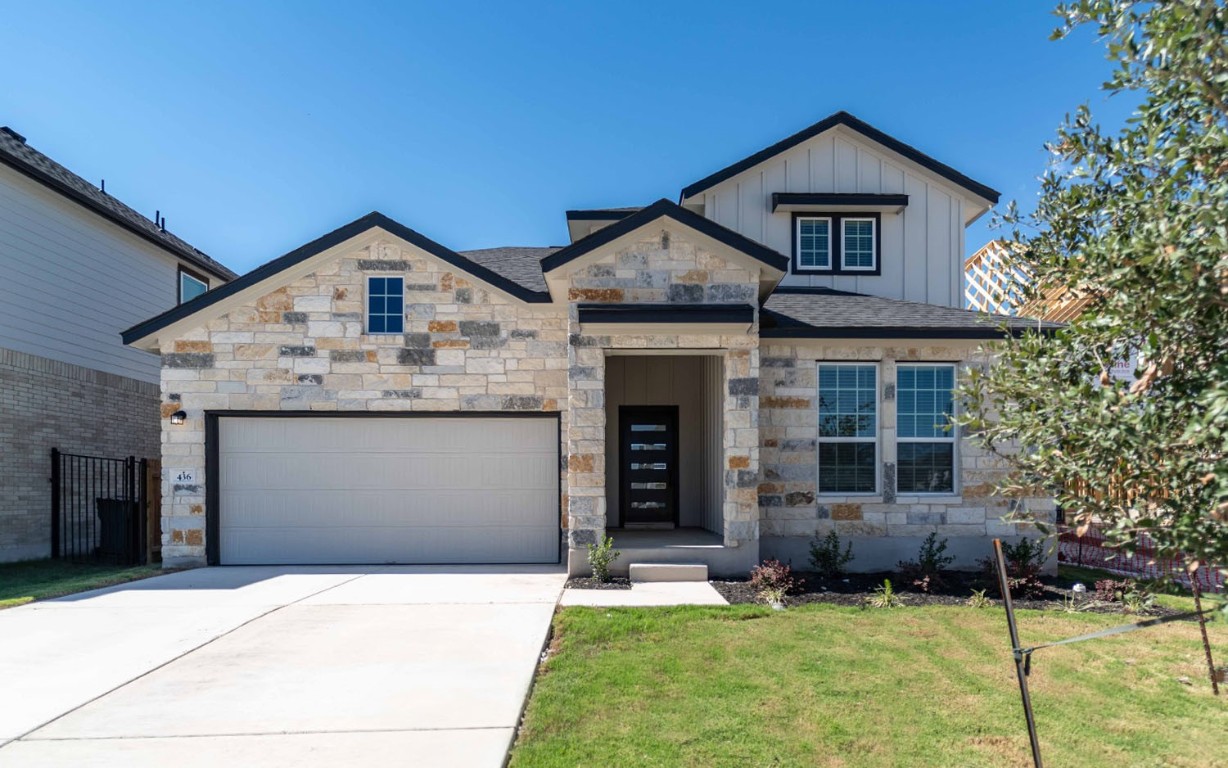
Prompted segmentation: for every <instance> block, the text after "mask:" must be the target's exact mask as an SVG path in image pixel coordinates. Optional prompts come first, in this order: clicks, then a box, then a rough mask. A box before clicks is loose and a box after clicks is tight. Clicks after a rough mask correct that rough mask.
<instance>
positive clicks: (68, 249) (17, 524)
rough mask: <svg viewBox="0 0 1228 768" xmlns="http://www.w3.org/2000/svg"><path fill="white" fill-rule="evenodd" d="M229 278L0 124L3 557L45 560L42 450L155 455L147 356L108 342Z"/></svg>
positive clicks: (155, 370) (46, 453) (46, 460)
mask: <svg viewBox="0 0 1228 768" xmlns="http://www.w3.org/2000/svg"><path fill="white" fill-rule="evenodd" d="M234 277H235V275H234V274H233V273H232V272H231V271H230V270H228V269H226V268H225V267H223V266H222V265H221V264H218V263H217V262H216V261H214V260H213V259H210V258H209V257H208V256H206V255H204V254H203V253H201V252H200V251H197V250H196V249H195V248H193V247H192V246H190V245H188V244H187V243H185V242H183V241H182V240H180V239H179V238H177V237H175V236H174V235H172V234H170V233H169V232H166V231H165V230H164V229H163V227H162V226H160V225H159V224H157V223H155V222H154V221H151V220H150V219H147V218H145V217H144V216H141V215H140V214H138V213H137V212H136V211H134V210H132V209H131V208H129V207H128V206H126V205H124V204H123V203H121V202H119V201H118V200H116V199H115V198H114V197H111V196H110V195H108V194H106V193H105V192H103V191H102V190H100V189H99V188H98V187H95V186H94V185H93V184H90V183H89V182H87V181H85V180H84V179H82V178H80V177H79V176H76V175H75V174H73V173H72V172H71V171H69V170H68V169H66V168H64V167H63V166H61V165H59V164H58V163H56V162H55V161H53V160H51V159H50V158H48V157H47V156H46V155H43V154H42V153H40V152H38V151H37V150H35V149H33V148H32V147H30V146H29V145H28V144H27V143H26V140H25V138H23V137H22V136H21V135H20V134H18V133H17V132H16V131H13V130H12V129H11V128H7V127H5V128H0V488H2V489H3V492H2V493H0V561H8V560H22V559H28V558H38V557H47V556H48V554H50V552H51V536H50V530H51V529H50V520H51V486H50V483H49V477H50V474H51V459H50V452H51V449H52V448H60V449H61V450H64V451H68V452H74V453H84V454H94V455H101V456H113V457H122V456H129V455H132V456H136V457H138V458H143V457H150V458H153V457H157V456H158V453H159V431H160V430H159V412H158V403H159V391H158V380H159V365H158V361H157V360H156V359H155V358H151V357H150V356H149V355H147V354H145V353H143V352H141V351H139V350H135V349H131V348H129V347H125V346H124V345H123V344H122V343H121V341H120V339H119V337H118V335H117V334H118V333H119V331H121V330H123V329H124V328H127V327H128V326H130V325H131V324H132V323H134V322H136V321H138V320H140V319H142V318H146V317H149V315H150V314H152V313H157V312H161V311H163V310H166V309H169V308H171V307H174V306H175V305H176V304H178V303H179V301H180V299H181V298H183V299H189V298H192V297H194V296H196V295H199V294H200V293H202V292H203V291H205V290H207V289H210V288H214V287H217V286H219V285H222V284H223V283H225V282H226V281H228V280H230V279H232V278H234Z"/></svg>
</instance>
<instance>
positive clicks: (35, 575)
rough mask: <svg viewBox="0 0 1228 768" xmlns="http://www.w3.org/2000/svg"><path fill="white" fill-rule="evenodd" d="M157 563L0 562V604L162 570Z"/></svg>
mask: <svg viewBox="0 0 1228 768" xmlns="http://www.w3.org/2000/svg"><path fill="white" fill-rule="evenodd" d="M162 572H163V571H162V567H161V566H159V565H140V566H135V567H134V566H121V565H78V564H74V563H69V562H65V561H63V560H27V561H25V562H21V563H4V564H0V608H12V607H14V606H18V605H25V604H26V603H31V602H34V601H35V600H46V599H48V598H52V597H63V596H64V595H71V594H73V593H74V592H85V591H87V590H90V589H98V588H100V587H109V586H111V585H113V584H122V583H124V582H126V581H135V580H137V579H144V578H148V577H150V576H157V575H158V574H160V573H162Z"/></svg>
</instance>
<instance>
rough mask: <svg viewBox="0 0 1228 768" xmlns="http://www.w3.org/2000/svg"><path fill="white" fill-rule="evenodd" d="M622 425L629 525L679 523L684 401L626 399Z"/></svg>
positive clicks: (623, 500)
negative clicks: (664, 402)
mask: <svg viewBox="0 0 1228 768" xmlns="http://www.w3.org/2000/svg"><path fill="white" fill-rule="evenodd" d="M618 425H619V426H618V433H619V450H618V455H619V466H618V470H619V472H618V474H619V495H618V500H619V501H618V505H619V518H620V519H621V521H622V525H623V527H626V528H672V527H674V526H676V525H678V406H676V405H623V406H620V407H619V409H618Z"/></svg>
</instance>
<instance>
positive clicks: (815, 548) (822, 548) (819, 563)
mask: <svg viewBox="0 0 1228 768" xmlns="http://www.w3.org/2000/svg"><path fill="white" fill-rule="evenodd" d="M852 560H853V542H851V541H850V542H849V543H848V545H847V546H845V548H844V551H843V552H841V551H840V537H839V536H838V535H837V534H836V532H835V531H828V533H827V535H826V536H824V537H823V538H819V536H818V535H817V534H816V535H815V537H814V539H813V540H812V541H811V542H810V567H811V568H813V569H814V572H815V573H817V574H819V575H820V576H822V577H823V578H825V579H836V578H839V577H841V576H843V575H844V566H846V565H848V564H849V563H850V562H852Z"/></svg>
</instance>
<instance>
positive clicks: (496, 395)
mask: <svg viewBox="0 0 1228 768" xmlns="http://www.w3.org/2000/svg"><path fill="white" fill-rule="evenodd" d="M623 242H625V243H626V244H625V245H623V246H621V247H619V248H617V249H615V248H614V247H613V246H611V247H610V249H609V251H608V252H605V253H598V254H597V258H596V260H592V259H584V260H582V261H579V262H576V266H575V267H574V269H573V270H572V271H571V272H570V274H569V275H568V276H567V282H566V287H565V289H566V291H567V297H566V298H567V304H566V306H562V305H556V304H529V303H523V302H520V301H517V300H515V299H512V298H510V297H508V296H507V295H506V294H504V293H502V292H500V291H498V290H494V289H491V288H488V287H485V286H484V285H483V284H480V283H478V282H476V281H474V280H472V279H469V278H467V277H466V276H465V275H464V273H462V272H460V271H458V270H455V269H453V268H451V267H450V266H448V265H447V264H445V263H444V262H442V261H439V260H438V259H436V258H435V257H433V256H428V255H427V254H425V253H424V252H422V251H420V250H418V249H417V248H416V247H413V246H410V245H408V244H405V243H403V242H402V241H400V240H396V239H395V238H390V237H386V238H383V239H381V240H379V241H376V242H374V243H373V244H370V245H365V246H360V245H356V246H355V247H354V248H353V249H352V250H350V251H349V252H343V253H342V254H341V255H340V256H339V257H338V258H335V259H334V260H332V261H331V262H328V263H324V264H322V265H321V266H320V267H319V268H318V269H316V271H314V272H313V273H311V274H309V275H307V276H305V277H302V278H299V279H297V280H294V281H293V282H291V283H289V284H288V285H286V286H284V287H281V288H278V289H277V290H273V291H271V292H269V293H267V294H266V295H264V296H261V297H260V298H258V299H256V300H254V301H252V302H251V303H249V304H247V305H244V306H240V307H238V308H235V309H232V310H231V311H229V312H227V313H226V314H225V315H223V316H221V317H219V318H217V319H214V320H210V321H208V322H207V324H206V325H204V326H203V327H199V328H196V329H194V330H191V331H188V332H186V333H184V334H183V335H182V336H180V337H179V338H177V339H174V340H173V341H169V342H168V341H167V340H163V342H162V346H163V376H162V380H163V384H162V388H163V391H162V406H161V408H162V416H163V418H164V421H163V429H162V448H163V458H164V467H166V468H167V470H166V471H167V472H168V473H169V470H170V469H179V468H190V469H194V470H196V471H197V473H198V484H197V485H194V486H187V487H184V486H180V487H178V488H172V486H171V484H170V482H169V481H168V480H167V477H166V476H164V479H163V515H164V518H163V532H164V533H163V536H164V541H163V544H164V547H163V554H164V558H165V562H166V563H167V564H168V565H183V564H200V563H203V562H204V560H205V535H206V533H205V530H206V524H205V493H204V489H205V481H206V478H204V472H205V422H204V412H205V411H226V410H235V411H249V410H257V411H261V410H271V411H277V410H312V411H337V412H346V411H417V412H431V411H472V412H497V411H521V412H523V411H540V412H555V413H558V414H560V418H561V428H562V445H561V446H560V456H561V457H562V464H563V466H562V467H561V468H560V472H561V473H562V480H563V481H564V483H563V484H564V490H563V498H562V499H561V500H560V503H561V507H562V509H564V510H565V511H566V514H565V515H564V519H563V527H564V528H565V529H566V534H567V541H568V545H569V547H568V548H569V550H570V552H571V557H570V558H569V567H570V568H571V570H572V572H573V573H574V572H583V571H584V570H585V569H586V568H587V564H586V563H585V562H584V554H585V552H584V550H585V548H586V546H587V545H588V544H589V543H592V542H595V541H597V540H598V538H599V537H600V536H602V535H603V534H604V532H605V529H606V519H607V518H606V513H607V510H606V485H605V483H606V473H605V462H606V460H607V459H606V453H607V449H608V446H607V444H606V433H605V420H606V409H605V404H606V403H605V368H606V366H605V361H606V356H607V355H608V354H634V353H635V351H636V350H641V351H642V352H643V353H644V354H651V353H654V352H655V353H665V352H669V353H675V354H676V353H680V352H684V351H687V352H692V353H699V354H708V355H713V356H719V357H720V358H721V359H722V361H723V371H724V375H723V382H722V383H723V390H724V391H723V410H722V430H723V432H722V456H721V459H722V461H721V468H722V471H723V477H724V498H723V502H722V518H721V519H722V521H723V524H722V530H721V531H720V533H721V534H722V537H723V540H724V544H725V547H726V548H731V549H734V550H736V551H738V552H740V553H741V554H744V555H745V557H742V558H741V560H744V561H746V562H753V561H755V560H757V559H758V558H759V556H760V554H761V552H762V554H763V555H764V556H777V557H781V558H782V559H788V560H792V561H793V562H794V563H795V564H797V565H804V564H805V562H806V548H807V545H808V544H809V542H810V540H811V538H812V537H813V536H814V535H815V534H823V533H825V532H826V531H828V530H836V531H837V532H838V533H840V535H841V536H842V537H846V538H849V539H851V540H854V541H855V542H857V545H856V546H857V548H858V549H859V550H860V551H861V555H860V556H859V562H857V563H856V564H855V566H856V567H858V568H861V569H867V568H871V567H875V568H877V567H890V566H891V565H894V560H896V559H901V558H903V557H913V556H915V554H916V546H915V543H916V542H919V538H920V537H922V536H924V535H925V534H927V533H929V532H931V531H933V532H937V533H938V534H939V535H942V536H949V537H951V538H952V543H953V551H955V553H956V554H958V555H960V557H961V560H964V561H966V560H968V559H969V557H968V556H969V555H970V554H971V553H972V552H973V550H976V552H977V553H978V554H977V556H981V555H983V552H981V551H980V550H982V549H984V546H985V542H986V538H985V537H987V536H994V535H1003V536H1015V535H1019V534H1022V533H1025V532H1027V531H1026V530H1025V529H1024V528H1021V527H1019V526H1016V525H1013V524H1005V523H1001V522H1000V521H998V519H997V518H998V517H999V516H1000V515H1001V514H1002V513H1004V512H1006V511H1007V509H1008V504H1007V502H1006V501H1004V500H1000V499H995V498H993V497H991V496H990V491H989V488H990V485H989V484H990V482H991V481H992V480H993V477H994V475H995V474H996V473H998V472H1000V471H1001V468H1000V467H999V466H998V465H997V464H996V462H995V461H994V460H993V459H992V458H991V457H989V456H986V455H984V454H983V453H981V452H980V451H979V450H978V449H977V448H976V447H975V446H973V445H971V444H970V443H968V442H967V441H961V443H960V447H959V458H960V462H961V470H962V477H961V478H960V481H959V482H960V486H961V491H960V493H959V495H956V496H943V497H910V498H904V497H899V496H895V495H894V471H893V469H894V461H895V445H894V426H895V410H894V402H893V397H892V395H893V393H894V386H893V382H894V380H895V375H894V365H895V362H896V361H899V360H916V361H947V362H950V361H968V360H970V359H972V355H973V354H974V350H975V348H976V345H975V344H974V343H967V344H962V343H959V342H952V343H947V344H944V345H942V346H924V345H922V343H921V342H918V345H917V346H911V345H910V346H899V347H895V346H891V347H883V346H876V345H874V343H872V342H870V343H867V345H864V346H853V345H849V344H847V343H842V344H822V343H797V344H794V343H780V342H775V341H772V342H768V343H767V344H765V345H764V346H763V347H761V346H760V341H759V336H758V319H757V314H756V319H755V321H754V323H753V324H752V325H751V327H750V328H749V329H748V330H747V331H742V330H741V329H738V331H737V332H733V331H731V330H728V329H726V330H724V331H722V332H692V330H693V329H688V330H686V331H684V332H679V331H677V330H672V331H671V330H670V328H669V326H665V325H663V326H662V327H661V329H660V331H659V332H649V333H644V332H620V331H618V330H617V329H611V328H608V327H607V328H605V329H601V330H599V331H597V332H594V331H593V330H592V328H587V329H586V328H581V326H580V324H579V319H578V318H579V310H578V304H583V303H609V304H633V303H644V304H670V303H672V304H697V303H704V304H730V305H747V304H749V305H752V306H757V304H758V301H757V299H758V290H759V280H760V274H759V270H758V269H757V268H753V267H749V266H743V265H742V263H741V262H742V260H739V263H734V262H732V261H730V260H728V259H726V258H723V257H722V256H719V255H717V254H715V253H713V252H711V251H710V250H707V249H705V248H703V247H699V246H697V245H696V244H695V243H693V242H691V241H689V240H688V239H686V237H685V236H683V235H680V234H678V233H677V232H674V231H671V228H670V227H669V226H663V227H662V228H659V229H655V230H652V231H649V230H648V229H647V228H646V229H645V230H644V234H643V235H642V236H641V237H639V238H638V239H635V240H631V241H623ZM567 268H568V265H564V267H563V268H562V271H565V270H566V269H567ZM379 274H398V275H404V277H405V283H406V330H405V332H404V333H402V334H395V335H368V334H365V333H364V332H363V328H364V317H363V310H364V300H363V294H364V291H365V277H366V276H368V275H379ZM641 330H642V329H641ZM817 360H834V361H848V360H870V361H879V362H880V391H881V398H880V402H881V410H880V417H881V424H882V442H881V443H880V444H881V446H882V453H881V459H882V461H883V462H884V472H883V476H884V478H885V481H884V484H885V486H886V487H885V488H884V489H883V493H882V495H881V496H877V497H846V498H835V497H816V479H817V470H816V454H815V439H816V437H817V413H816V404H815V398H816V391H815V389H816V387H815V379H816V370H815V362H816V361H817ZM180 409H182V410H184V411H186V412H187V414H188V419H187V422H186V423H185V424H183V425H175V426H172V425H170V424H169V422H168V421H166V418H165V417H167V416H169V414H170V413H172V412H174V411H176V410H180ZM1029 507H1030V508H1031V509H1032V510H1033V511H1035V510H1044V511H1051V510H1052V502H1051V501H1050V500H1043V499H1038V500H1030V501H1029ZM871 542H872V544H871ZM875 553H877V554H875ZM887 560H890V562H887ZM964 564H968V563H966V562H965V563H964Z"/></svg>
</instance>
